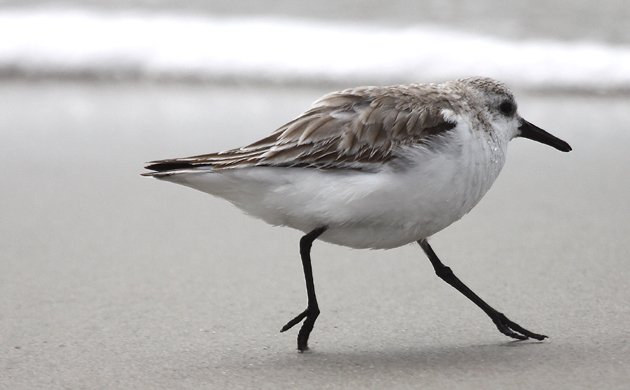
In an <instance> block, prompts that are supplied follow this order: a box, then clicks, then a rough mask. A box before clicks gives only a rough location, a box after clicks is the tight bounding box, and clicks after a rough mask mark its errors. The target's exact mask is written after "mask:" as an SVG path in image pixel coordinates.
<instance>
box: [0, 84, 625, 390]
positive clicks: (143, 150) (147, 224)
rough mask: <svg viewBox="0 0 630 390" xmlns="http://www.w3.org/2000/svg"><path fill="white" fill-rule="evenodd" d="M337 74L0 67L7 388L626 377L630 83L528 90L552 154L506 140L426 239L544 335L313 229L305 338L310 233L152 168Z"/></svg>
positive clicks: (260, 120)
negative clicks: (71, 72)
mask: <svg viewBox="0 0 630 390" xmlns="http://www.w3.org/2000/svg"><path fill="white" fill-rule="evenodd" d="M323 92H325V91H323V90H315V89H301V90H300V89H297V90H296V89H285V88H282V87H273V88H259V89H258V88H245V87H217V86H209V85H205V86H200V87H195V86H178V85H171V86H154V85H142V84H136V85H123V84H120V85H104V84H87V83H86V84H81V83H78V84H72V83H66V84H55V83H19V82H15V83H12V82H4V83H3V84H0V102H2V109H1V110H0V166H1V167H2V168H1V169H2V172H3V174H2V191H0V211H1V215H2V218H0V248H1V249H0V388H7V389H8V388H10V389H32V388H48V389H51V388H169V389H170V388H269V389H277V388H295V387H301V388H344V389H347V388H423V389H433V388H435V389H451V388H457V389H464V388H502V389H517V388H536V387H538V388H571V389H576V388H584V389H591V388H606V389H622V388H626V387H627V384H628V383H629V381H630V370H629V368H630V366H629V362H630V333H629V332H628V329H627V324H628V323H630V309H629V306H628V302H630V286H629V284H630V282H629V280H630V261H628V259H629V258H630V244H629V243H628V237H629V236H630V225H629V224H628V221H629V220H630V208H629V207H628V206H627V202H628V198H629V196H630V175H629V174H628V172H627V167H628V166H629V164H630V155H629V154H628V153H627V150H628V145H629V144H630V131H628V130H630V125H628V123H630V110H628V107H630V100H629V99H628V98H627V97H618V96H617V97H580V96H565V95H551V96H542V95H538V96H534V95H529V96H528V95H525V96H521V98H520V100H519V102H520V111H521V113H522V114H523V116H525V117H526V118H527V119H528V120H530V121H531V122H533V123H535V124H538V125H539V126H541V127H543V128H545V129H547V130H549V131H551V132H553V133H554V134H556V135H558V136H560V137H562V138H565V139H566V140H567V141H569V142H570V143H571V145H572V146H573V148H574V151H573V152H571V153H569V154H563V153H559V152H557V151H555V150H553V149H551V148H548V147H545V146H543V145H540V144H536V143H533V142H531V141H528V140H516V141H514V142H513V143H512V145H511V149H510V155H509V157H508V162H507V165H506V167H505V169H504V171H503V173H502V175H501V176H500V177H499V180H498V181H497V183H496V184H495V186H494V188H493V189H492V190H491V191H490V193H489V194H488V195H487V196H486V198H485V199H484V200H483V201H482V202H481V204H480V205H479V206H478V207H477V208H475V209H474V210H473V212H471V213H470V214H469V215H468V216H466V217H465V218H464V219H463V220H462V221H460V222H458V223H456V224H455V225H453V226H451V227H450V228H448V229H446V230H445V231H443V232H441V233H439V234H438V235H437V236H436V237H435V238H434V239H433V240H432V243H433V246H434V248H435V250H436V251H437V253H438V254H439V255H440V256H441V257H442V259H443V260H444V262H445V263H446V264H449V265H450V266H451V267H452V268H453V269H454V270H455V272H456V273H457V274H458V275H459V276H460V278H461V279H463V280H464V281H465V282H467V283H468V285H469V286H470V287H471V288H472V289H473V290H475V291H476V292H477V293H478V294H479V295H481V296H482V297H483V298H485V299H486V300H487V301H488V302H490V303H491V304H493V305H494V306H495V307H496V308H498V309H499V310H502V311H503V312H504V313H506V314H507V315H508V316H509V317H510V318H512V319H513V320H514V321H516V322H518V323H520V324H521V325H523V326H525V327H528V328H530V329H531V330H533V331H536V332H541V333H545V334H547V335H549V336H550V339H549V341H545V342H511V341H510V340H509V339H508V338H506V337H504V336H502V335H501V334H499V333H498V332H497V331H496V329H495V328H494V326H493V324H492V323H491V322H490V321H489V320H488V318H487V317H486V316H485V315H484V314H483V313H482V312H481V311H480V310H479V309H477V308H476V307H475V306H474V305H473V304H472V303H470V302H469V301H467V300H466V299H465V298H464V297H462V296H460V295H459V294H458V293H457V292H456V291H455V290H453V289H452V288H450V287H449V286H447V285H446V284H445V283H443V282H442V281H440V280H439V279H438V278H437V277H436V276H435V275H434V274H433V271H432V269H431V266H430V264H429V262H428V260H427V259H426V258H425V257H424V255H423V254H422V252H421V250H420V249H419V248H418V247H417V245H416V246H414V245H409V246H405V247H402V248H399V249H395V250H390V251H356V250H350V249H346V248H342V247H337V246H333V245H329V244H325V243H321V242H316V243H315V245H314V249H313V259H314V264H313V266H314V274H315V283H316V288H317V292H318V297H319V300H320V306H321V309H322V314H321V316H320V318H319V320H318V323H317V325H316V328H315V330H314V332H313V334H312V336H311V347H312V351H311V352H310V353H306V354H298V353H296V351H295V337H296V334H297V330H292V331H290V332H288V333H285V334H280V333H279V329H280V327H281V326H282V325H283V324H284V323H285V322H286V321H287V320H288V319H290V318H292V317H293V316H294V315H295V314H297V313H298V312H299V311H301V310H302V309H303V308H304V305H305V303H306V297H305V291H304V285H303V277H302V270H301V264H300V261H299V257H298V251H297V245H298V240H299V237H300V234H299V233H298V232H295V231H292V230H290V229H287V228H273V227H269V226H267V225H265V224H264V223H262V222H259V221H256V220H254V219H252V218H250V217H247V216H245V215H243V214H242V213H241V212H240V211H238V210H237V209H235V208H234V207H232V206H231V205H229V204H228V203H226V202H224V201H221V200H219V199H214V198H211V197H210V196H208V195H205V194H203V193H200V192H196V191H193V190H191V189H188V188H184V187H179V186H176V185H172V184H169V183H164V182H158V181H156V180H152V179H149V178H143V177H140V176H139V173H140V172H141V171H142V169H141V168H142V163H143V162H144V161H148V160H151V159H157V158H166V157H174V156H183V155H189V154H199V153H203V152H209V151H214V150H220V149H224V148H228V147H234V146H239V145H242V144H244V143H246V142H249V141H252V140H254V139H256V138H257V137H260V136H261V135H263V134H266V133H268V132H270V131H271V130H273V129H274V128H275V127H276V126H278V125H280V124H282V123H283V122H285V121H286V120H288V119H290V118H292V117H293V116H295V115H297V114H299V113H300V112H301V111H302V110H303V109H304V108H306V107H307V105H308V104H309V103H310V102H311V101H313V100H314V99H315V98H317V97H318V96H319V95H320V94H321V93H323Z"/></svg>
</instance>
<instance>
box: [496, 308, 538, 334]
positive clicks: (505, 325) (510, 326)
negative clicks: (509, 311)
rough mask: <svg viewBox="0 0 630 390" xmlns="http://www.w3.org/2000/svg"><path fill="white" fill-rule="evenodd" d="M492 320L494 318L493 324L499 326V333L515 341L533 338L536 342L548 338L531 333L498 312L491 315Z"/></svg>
mask: <svg viewBox="0 0 630 390" xmlns="http://www.w3.org/2000/svg"><path fill="white" fill-rule="evenodd" d="M490 318H492V322H494V324H495V325H496V326H497V328H498V329H499V332H501V333H503V334H504V335H506V336H509V337H512V338H514V339H517V340H527V339H529V338H532V339H536V340H544V339H546V338H547V336H545V335H542V334H537V333H534V332H530V331H529V330H527V329H525V328H523V327H522V326H520V325H519V324H517V323H515V322H512V321H511V320H510V319H509V318H507V317H506V316H505V314H503V313H500V312H498V311H497V312H495V313H494V314H493V315H490Z"/></svg>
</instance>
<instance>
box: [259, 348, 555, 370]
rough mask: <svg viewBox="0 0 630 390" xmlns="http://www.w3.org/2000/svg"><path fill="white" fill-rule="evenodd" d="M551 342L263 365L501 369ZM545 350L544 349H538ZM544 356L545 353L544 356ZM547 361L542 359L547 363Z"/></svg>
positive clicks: (292, 357) (365, 353)
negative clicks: (500, 367) (492, 367)
mask: <svg viewBox="0 0 630 390" xmlns="http://www.w3.org/2000/svg"><path fill="white" fill-rule="evenodd" d="M547 344H548V342H537V341H510V342H503V343H499V344H484V345H469V346H455V345H447V346H443V347H436V346H431V347H425V348H423V347H421V346H420V347H418V346H410V347H397V348H396V347H389V348H385V349H379V348H376V347H375V348H371V349H351V350H345V351H339V350H334V351H327V350H318V349H314V350H310V351H307V352H305V353H303V354H300V353H297V352H296V353H294V354H282V355H279V356H278V355H277V356H275V357H270V358H269V359H266V360H265V361H264V362H259V366H263V367H264V366H268V367H270V368H271V367H283V368H284V369H285V370H287V369H288V370H290V369H291V367H294V368H296V369H302V368H303V367H304V366H308V368H309V369H311V370H322V371H323V372H331V371H335V370H344V369H346V368H349V367H351V368H352V370H353V371H359V372H360V371H361V370H370V371H371V372H374V371H392V370H393V371H396V370H402V371H405V370H407V369H409V370H426V371H445V370H470V369H475V367H481V366H483V367H485V368H488V367H491V366H495V367H499V366H506V365H514V364H521V363H522V362H523V361H524V360H529V361H530V362H531V361H532V359H529V358H531V357H532V354H533V353H535V354H536V355H537V354H538V352H534V351H533V349H534V348H536V349H538V348H543V349H545V348H544V346H545V345H547ZM538 351H541V350H538ZM543 352H544V351H543ZM543 354H544V353H543ZM543 360H544V359H541V361H543Z"/></svg>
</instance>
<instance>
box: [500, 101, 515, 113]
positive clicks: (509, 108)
mask: <svg viewBox="0 0 630 390" xmlns="http://www.w3.org/2000/svg"><path fill="white" fill-rule="evenodd" d="M499 110H500V111H501V113H502V114H503V115H506V116H510V115H512V114H514V111H516V106H515V105H514V104H513V103H512V102H509V101H507V100H506V101H504V102H503V103H501V104H500V105H499Z"/></svg>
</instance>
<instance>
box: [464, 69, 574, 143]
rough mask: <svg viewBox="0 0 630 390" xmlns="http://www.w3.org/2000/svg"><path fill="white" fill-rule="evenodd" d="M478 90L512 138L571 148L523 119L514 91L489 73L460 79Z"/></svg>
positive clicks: (498, 124) (492, 115) (499, 129)
mask: <svg viewBox="0 0 630 390" xmlns="http://www.w3.org/2000/svg"><path fill="white" fill-rule="evenodd" d="M458 82H461V83H463V84H464V85H466V86H467V87H468V88H470V89H473V90H474V91H475V92H477V94H476V95H477V96H478V97H479V98H480V99H482V101H483V102H482V105H483V106H484V107H485V108H486V112H487V113H488V114H489V117H490V122H491V123H492V124H493V127H494V129H495V130H496V131H497V132H501V133H502V134H501V135H502V136H503V137H504V138H505V139H507V140H511V139H513V138H516V137H523V138H528V139H531V140H534V141H538V142H540V143H543V144H546V145H549V146H551V147H554V148H556V149H558V150H560V151H562V152H569V151H571V146H570V145H569V144H568V143H566V142H565V141H563V140H561V139H560V138H558V137H556V136H554V135H552V134H550V133H548V132H546V131H545V130H543V129H541V128H540V127H538V126H536V125H533V124H531V123H530V122H528V121H526V120H525V119H523V118H522V117H521V116H520V115H519V113H518V110H517V105H516V100H515V99H514V95H513V94H512V91H510V89H509V88H508V87H507V86H506V85H505V84H503V83H501V82H499V81H496V80H493V79H491V78H487V77H470V78H466V79H461V80H458Z"/></svg>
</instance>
